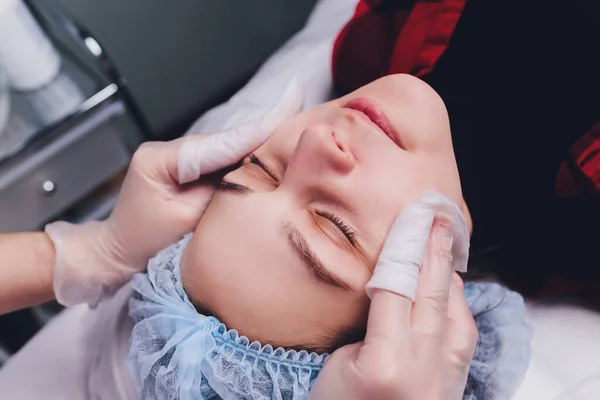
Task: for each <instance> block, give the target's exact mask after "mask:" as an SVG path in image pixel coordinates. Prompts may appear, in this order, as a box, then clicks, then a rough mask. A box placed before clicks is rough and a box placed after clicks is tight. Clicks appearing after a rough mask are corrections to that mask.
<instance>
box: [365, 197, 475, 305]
mask: <svg viewBox="0 0 600 400" xmlns="http://www.w3.org/2000/svg"><path fill="white" fill-rule="evenodd" d="M435 218H442V219H444V220H446V221H448V222H449V223H450V226H451V230H452V232H451V235H452V237H453V239H454V241H453V245H452V248H451V256H452V264H451V268H452V271H458V272H467V261H468V259H469V230H468V228H467V223H466V221H465V218H464V216H463V213H462V212H461V209H459V208H458V206H457V205H456V204H455V203H453V202H452V201H451V200H450V199H448V198H446V197H444V196H443V195H442V194H440V193H438V192H436V191H433V190H427V191H425V193H423V194H422V195H421V196H420V197H419V199H418V200H417V201H416V202H414V203H411V204H409V205H407V206H406V207H405V208H404V210H402V213H401V214H400V215H399V216H398V218H397V220H396V222H395V223H394V225H393V226H392V229H391V230H390V232H389V234H388V237H389V238H390V239H388V240H387V241H386V243H385V245H384V247H383V250H382V251H381V254H380V255H379V260H377V268H375V270H374V271H373V276H372V277H371V280H370V281H369V283H367V294H368V295H369V297H370V298H372V294H373V290H374V289H385V290H388V291H390V292H394V293H396V294H399V295H402V296H406V297H408V298H409V299H411V300H413V301H414V300H415V294H416V293H417V281H418V278H419V271H420V269H421V265H422V260H423V254H424V253H425V249H426V248H427V240H426V239H427V237H429V232H430V231H431V227H432V225H433V220H434V219H435Z"/></svg>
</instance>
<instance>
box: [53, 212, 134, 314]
mask: <svg viewBox="0 0 600 400" xmlns="http://www.w3.org/2000/svg"><path fill="white" fill-rule="evenodd" d="M45 231H46V234H47V235H48V236H49V237H50V239H51V240H52V242H53V243H54V247H55V250H56V263H55V267H54V281H53V287H54V295H55V297H56V300H57V301H58V302H59V303H60V304H62V305H64V306H67V307H70V306H74V305H76V304H80V303H87V304H88V305H89V306H90V307H95V306H96V305H97V304H98V303H99V302H100V301H101V300H103V299H104V298H106V297H109V296H111V295H112V294H113V293H114V292H116V291H117V290H118V289H119V288H120V287H121V286H122V285H123V284H124V283H125V282H127V281H128V280H129V279H130V278H131V276H132V275H133V274H134V273H135V272H137V271H139V270H140V269H141V268H142V267H143V263H144V262H143V261H142V260H139V261H133V260H125V259H123V258H122V257H121V256H119V255H118V252H117V251H115V247H118V246H116V241H115V239H114V236H113V235H111V233H110V232H109V225H108V223H107V222H106V221H104V222H97V221H92V222H88V223H85V224H82V225H74V224H70V223H68V222H62V221H60V222H54V223H52V224H49V225H47V226H46V229H45ZM138 264H142V267H140V265H138Z"/></svg>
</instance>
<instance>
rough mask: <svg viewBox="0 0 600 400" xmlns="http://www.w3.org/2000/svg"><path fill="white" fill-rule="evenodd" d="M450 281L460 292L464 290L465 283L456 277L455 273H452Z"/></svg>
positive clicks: (458, 276)
mask: <svg viewBox="0 0 600 400" xmlns="http://www.w3.org/2000/svg"><path fill="white" fill-rule="evenodd" d="M452 281H453V282H454V284H455V285H456V287H457V288H458V289H460V291H461V292H462V291H464V290H465V283H464V282H463V280H462V278H461V277H460V275H458V274H457V273H456V272H454V273H452Z"/></svg>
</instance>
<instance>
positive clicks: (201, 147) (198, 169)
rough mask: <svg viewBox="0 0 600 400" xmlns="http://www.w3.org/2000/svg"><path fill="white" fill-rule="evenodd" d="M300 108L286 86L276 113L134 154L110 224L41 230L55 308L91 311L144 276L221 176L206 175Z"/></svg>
mask: <svg viewBox="0 0 600 400" xmlns="http://www.w3.org/2000/svg"><path fill="white" fill-rule="evenodd" d="M302 105H303V94H302V90H301V88H300V85H299V83H298V82H297V81H296V80H292V81H291V82H290V83H288V85H287V86H286V87H285V89H284V92H283V95H282V97H281V99H280V100H279V102H278V103H277V105H276V106H275V107H274V108H273V109H271V110H270V111H269V112H267V113H266V114H265V115H264V117H262V118H261V119H259V120H256V121H253V122H250V123H247V124H245V125H241V126H238V127H235V128H232V129H229V130H227V131H223V132H218V133H213V134H204V135H190V136H186V137H182V138H179V139H176V140H174V141H171V142H150V143H145V144H143V145H142V146H140V148H139V149H138V150H137V151H136V152H135V154H134V155H133V158H132V160H131V164H130V166H129V170H128V171H127V175H126V177H125V181H124V183H123V187H122V189H121V192H120V194H119V198H118V201H117V205H116V206H115V209H114V210H113V212H112V214H111V215H110V217H109V218H108V220H106V221H103V222H89V223H86V224H83V225H73V224H69V223H66V222H55V223H52V224H49V225H47V226H46V233H47V234H48V235H49V236H50V238H51V239H52V241H53V242H54V246H55V248H56V266H55V271H54V293H55V296H56V299H57V300H58V302H59V303H61V304H63V305H65V306H72V305H75V304H79V303H88V304H89V305H90V306H95V305H96V304H98V302H99V301H101V300H102V299H103V298H104V297H106V296H109V295H111V294H112V293H114V292H115V291H116V290H117V289H118V288H119V287H121V286H122V285H123V284H124V283H126V282H127V281H128V280H129V279H130V278H131V276H132V275H133V274H134V273H136V272H138V271H143V270H144V269H145V268H146V264H147V262H148V260H149V259H150V258H151V257H153V256H154V255H155V254H156V253H157V252H158V251H160V250H161V249H163V248H165V247H166V246H168V245H169V244H171V243H174V242H175V241H177V240H178V239H179V238H181V237H182V236H183V235H184V234H186V233H188V232H191V231H193V230H194V229H195V228H196V226H197V224H198V221H199V220H200V217H201V216H202V214H203V213H204V211H205V209H206V207H207V205H208V203H209V202H210V200H211V198H212V196H213V194H214V192H215V187H216V186H215V184H216V183H217V182H218V181H219V179H220V175H219V174H216V175H217V176H214V174H213V176H208V177H207V176H204V175H206V174H211V173H213V172H217V171H220V170H222V169H223V168H225V167H228V166H230V165H232V164H235V163H236V162H238V161H239V160H240V159H242V158H243V157H244V156H246V155H247V154H249V153H250V152H252V151H254V150H255V149H256V148H257V147H259V146H260V145H261V144H262V143H264V142H265V140H266V139H267V138H268V137H269V136H270V134H271V133H272V132H273V131H274V130H275V128H276V127H277V126H278V125H279V124H281V123H282V122H283V121H284V120H286V119H287V118H289V117H290V116H292V115H294V114H296V113H298V112H299V111H300V110H301V108H302ZM221 175H222V174H221Z"/></svg>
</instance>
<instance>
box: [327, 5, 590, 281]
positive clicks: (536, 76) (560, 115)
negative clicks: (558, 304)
mask: <svg viewBox="0 0 600 400" xmlns="http://www.w3.org/2000/svg"><path fill="white" fill-rule="evenodd" d="M597 15H600V3H598V2H590V1H588V0H573V2H569V3H568V6H567V3H562V2H555V3H553V2H552V1H547V0H545V1H544V0H468V1H467V0H361V1H360V2H359V3H358V6H357V8H356V11H355V14H354V16H353V18H352V19H351V20H350V21H349V22H348V24H347V25H346V26H345V27H344V28H343V30H342V31H341V32H340V34H339V36H338V38H337V40H336V43H335V46H334V51H333V59H332V61H333V62H332V72H333V79H334V83H335V85H336V87H337V89H338V90H340V91H342V92H344V93H345V92H349V91H352V90H354V89H356V88H358V87H360V86H363V85H365V84H367V83H369V82H371V81H373V80H375V79H377V78H379V77H382V76H385V75H387V74H393V73H409V74H412V75H415V76H418V77H420V78H421V79H423V80H425V81H426V82H428V83H429V84H430V85H431V86H432V87H433V88H434V89H435V90H436V91H437V92H438V93H439V94H440V95H441V97H442V99H443V100H444V102H445V103H446V106H447V108H448V111H449V115H450V122H451V128H452V136H453V142H454V149H455V152H456V156H457V163H458V166H459V171H460V173H461V180H462V183H463V193H464V195H465V199H466V202H467V204H468V205H469V207H470V209H471V211H472V215H473V220H474V226H475V231H474V237H473V241H472V247H473V248H474V250H475V252H477V251H483V250H486V249H487V248H489V247H491V246H494V245H505V244H507V243H509V244H511V245H513V244H516V245H517V247H518V246H521V247H522V248H523V249H525V248H527V249H526V250H524V251H523V253H522V254H521V253H517V254H519V256H518V258H519V259H521V260H523V263H527V264H529V265H527V266H526V268H528V269H529V271H535V273H537V272H546V271H547V270H551V271H553V272H560V273H562V274H567V275H574V276H577V277H578V278H583V279H589V278H590V277H592V278H593V279H594V280H600V272H598V271H596V270H599V268H597V267H592V266H591V265H592V264H591V263H594V262H595V264H596V265H597V264H598V259H599V258H598V257H597V256H598V254H597V252H596V251H595V248H596V247H597V243H600V234H599V233H598V232H600V218H599V216H600V202H599V201H598V199H599V198H600V197H599V196H600V122H599V121H600V96H598V93H600V58H599V57H598V54H600V52H598V50H597V49H599V48H600V32H599V31H598V30H597V29H596V28H595V26H596V24H595V22H594V21H595V20H594V16H597ZM588 231H589V232H588ZM532 238H533V239H532ZM594 243H596V245H594ZM526 253H530V254H529V255H528V254H526ZM540 254H541V255H542V256H543V257H542V258H540ZM531 264H542V265H543V266H541V265H538V266H537V267H534V266H532V265H531ZM547 265H552V266H551V267H548V266H547ZM519 268H520V267H519ZM535 268H538V269H539V270H535ZM575 270H577V271H576V272H575V273H574V274H571V273H572V272H573V271H575ZM530 275H532V274H530Z"/></svg>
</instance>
